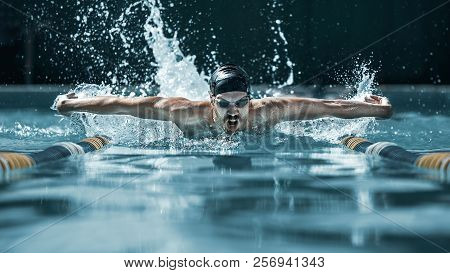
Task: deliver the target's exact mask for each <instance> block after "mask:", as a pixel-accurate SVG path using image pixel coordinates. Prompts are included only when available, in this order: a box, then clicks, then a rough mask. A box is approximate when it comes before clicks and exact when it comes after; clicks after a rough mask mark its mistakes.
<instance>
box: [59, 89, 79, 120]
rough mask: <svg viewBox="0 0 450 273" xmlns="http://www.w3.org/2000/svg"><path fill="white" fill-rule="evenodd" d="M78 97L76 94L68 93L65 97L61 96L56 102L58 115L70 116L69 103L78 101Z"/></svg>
mask: <svg viewBox="0 0 450 273" xmlns="http://www.w3.org/2000/svg"><path fill="white" fill-rule="evenodd" d="M77 98H78V97H77V95H76V94H75V93H74V92H70V93H67V94H65V95H60V96H58V98H57V101H56V110H57V111H58V113H60V114H62V115H69V114H70V112H69V111H68V107H67V102H68V101H69V100H72V99H77Z"/></svg>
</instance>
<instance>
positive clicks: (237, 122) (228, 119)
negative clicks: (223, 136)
mask: <svg viewBox="0 0 450 273" xmlns="http://www.w3.org/2000/svg"><path fill="white" fill-rule="evenodd" d="M212 105H213V107H214V112H215V121H216V123H217V124H219V125H220V126H221V127H223V128H224V130H225V131H226V132H227V133H230V134H232V133H235V132H236V131H237V130H238V129H239V128H242V127H243V126H244V124H245V123H247V118H248V110H249V105H250V98H249V97H248V95H247V93H245V92H241V91H236V92H227V93H223V94H219V95H217V96H213V97H212Z"/></svg>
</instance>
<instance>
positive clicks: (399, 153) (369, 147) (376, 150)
mask: <svg viewBox="0 0 450 273" xmlns="http://www.w3.org/2000/svg"><path fill="white" fill-rule="evenodd" d="M342 144H344V145H345V146H346V147H348V148H349V149H351V150H354V151H357V152H361V153H365V154H370V155H378V156H381V157H384V158H388V159H391V160H395V161H400V162H404V163H409V164H413V165H416V166H417V167H420V168H427V169H434V170H439V171H441V172H444V173H445V172H447V171H449V170H450V153H449V152H437V153H428V154H420V153H413V152H410V151H407V150H405V149H403V148H402V147H400V146H398V145H397V144H395V143H392V142H376V143H373V142H370V141H368V140H367V139H365V138H360V137H354V136H347V137H345V138H343V139H342Z"/></svg>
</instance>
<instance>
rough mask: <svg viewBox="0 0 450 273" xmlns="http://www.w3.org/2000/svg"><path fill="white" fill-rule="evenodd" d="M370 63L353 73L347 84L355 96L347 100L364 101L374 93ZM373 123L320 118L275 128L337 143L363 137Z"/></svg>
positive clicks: (360, 120) (371, 120)
mask: <svg viewBox="0 0 450 273" xmlns="http://www.w3.org/2000/svg"><path fill="white" fill-rule="evenodd" d="M369 64H370V63H362V64H361V65H358V66H357V67H356V68H355V69H354V71H353V73H354V74H355V75H356V78H355V79H356V81H355V80H353V81H354V83H353V84H348V85H347V88H350V89H351V90H352V91H353V92H355V95H353V96H352V97H350V98H349V100H354V101H364V98H365V97H366V96H367V95H371V94H372V93H373V91H375V86H376V82H375V81H374V79H375V74H376V71H373V70H371V69H370V68H369V66H368V65H369ZM374 123H375V118H358V119H338V118H321V119H316V120H305V121H292V122H283V123H280V124H278V125H277V126H276V127H275V128H276V129H277V130H278V131H280V132H282V133H285V134H290V135H294V136H308V137H312V138H313V139H314V140H316V141H325V142H328V143H334V144H337V143H339V140H340V139H341V138H342V137H343V136H345V135H350V134H351V135H357V136H364V135H366V134H367V133H369V132H370V130H369V129H370V128H371V126H372V125H374Z"/></svg>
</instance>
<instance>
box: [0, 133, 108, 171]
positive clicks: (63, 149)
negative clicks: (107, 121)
mask: <svg viewBox="0 0 450 273" xmlns="http://www.w3.org/2000/svg"><path fill="white" fill-rule="evenodd" d="M108 143H109V138H107V137H105V136H95V137H89V138H85V139H83V140H81V141H80V142H78V143H74V142H59V143H56V144H54V145H53V146H50V147H49V148H47V149H45V150H43V151H40V152H37V153H31V154H23V153H14V152H0V173H2V172H3V173H6V172H9V171H11V170H15V169H24V168H29V167H32V166H34V165H38V164H41V163H45V162H49V161H54V160H58V159H62V158H65V157H69V156H71V155H80V154H85V153H89V152H93V151H96V150H99V149H101V148H103V147H104V146H105V145H107V144H108Z"/></svg>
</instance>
